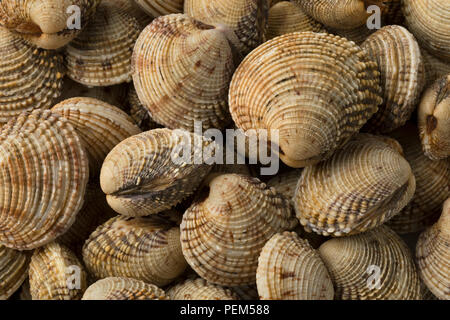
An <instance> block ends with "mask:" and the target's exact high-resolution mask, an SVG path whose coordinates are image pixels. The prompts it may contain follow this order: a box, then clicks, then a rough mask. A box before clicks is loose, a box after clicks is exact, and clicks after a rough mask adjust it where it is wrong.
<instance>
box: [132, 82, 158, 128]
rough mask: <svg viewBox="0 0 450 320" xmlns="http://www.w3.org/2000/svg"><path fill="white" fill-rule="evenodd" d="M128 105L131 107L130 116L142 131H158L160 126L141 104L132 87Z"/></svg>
mask: <svg viewBox="0 0 450 320" xmlns="http://www.w3.org/2000/svg"><path fill="white" fill-rule="evenodd" d="M128 104H129V107H130V110H129V114H130V115H131V118H133V121H134V123H135V124H136V125H137V126H138V127H139V128H141V129H142V131H148V130H152V129H156V128H158V127H159V125H158V124H157V123H156V122H155V121H153V119H152V117H151V116H150V113H149V112H148V110H147V108H146V107H145V106H144V105H143V104H142V103H141V101H140V100H139V97H138V95H137V92H136V89H135V88H134V86H130V89H129V91H128Z"/></svg>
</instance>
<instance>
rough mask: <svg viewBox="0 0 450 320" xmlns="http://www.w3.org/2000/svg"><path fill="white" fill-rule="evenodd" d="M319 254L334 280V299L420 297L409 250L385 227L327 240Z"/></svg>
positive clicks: (412, 298) (414, 298)
mask: <svg viewBox="0 0 450 320" xmlns="http://www.w3.org/2000/svg"><path fill="white" fill-rule="evenodd" d="M319 253H320V256H321V257H322V259H323V261H324V262H325V265H326V266H327V268H328V271H329V272H330V276H331V279H332V280H333V283H334V290H335V298H336V299H339V300H341V299H342V300H417V299H420V297H421V288H420V281H419V276H418V273H417V270H416V266H415V265H414V260H413V257H412V255H411V252H410V251H409V248H408V247H407V245H406V244H405V243H404V242H403V240H402V239H401V238H400V237H399V236H398V235H397V234H396V233H395V232H393V231H392V230H390V229H389V228H388V227H386V226H381V227H379V228H376V229H373V230H370V231H368V232H365V233H361V234H358V235H354V236H350V237H342V238H334V239H331V240H328V241H327V242H325V243H324V244H322V246H321V247H320V248H319ZM377 280H379V281H377Z"/></svg>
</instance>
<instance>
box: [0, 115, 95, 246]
mask: <svg viewBox="0 0 450 320" xmlns="http://www.w3.org/2000/svg"><path fill="white" fill-rule="evenodd" d="M0 130H1V131H0V168H1V170H0V172H1V174H0V190H1V192H0V208H1V211H0V243H1V244H3V245H5V246H8V247H11V248H15V249H20V250H24V249H33V248H36V247H39V246H42V245H44V244H46V243H48V242H50V241H52V240H54V239H55V238H56V237H58V236H60V235H62V234H63V233H64V232H65V231H67V229H68V228H69V227H70V226H71V225H72V223H73V222H74V221H75V217H76V215H77V213H78V211H79V210H80V209H81V206H82V204H83V197H84V192H85V188H86V184H87V181H88V178H89V177H88V176H89V167H88V158H87V155H86V153H85V151H84V148H83V146H82V143H81V140H80V139H79V138H78V135H77V133H76V132H75V130H74V129H73V127H72V126H71V125H70V124H69V122H68V121H67V120H65V119H64V118H63V117H61V116H60V115H58V114H55V113H52V112H51V111H49V110H45V111H41V110H36V111H33V112H32V113H23V114H21V115H19V116H18V117H17V119H15V120H11V121H10V122H8V124H6V125H4V126H3V127H2V128H1V129H0Z"/></svg>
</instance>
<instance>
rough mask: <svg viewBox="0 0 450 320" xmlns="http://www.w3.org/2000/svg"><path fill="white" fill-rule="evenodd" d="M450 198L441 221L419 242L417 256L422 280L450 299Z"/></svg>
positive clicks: (444, 297)
mask: <svg viewBox="0 0 450 320" xmlns="http://www.w3.org/2000/svg"><path fill="white" fill-rule="evenodd" d="M449 243H450V199H448V200H447V201H446V202H445V203H444V208H443V211H442V215H441V217H440V218H439V221H438V222H437V223H436V224H434V225H433V226H432V227H431V228H429V229H427V230H426V231H424V232H423V233H422V234H421V235H420V237H419V240H418V242H417V248H416V258H417V264H418V268H419V272H420V276H421V278H422V280H423V281H424V282H425V284H426V286H427V287H428V289H430V291H431V292H432V293H433V294H434V295H435V296H436V297H438V298H439V299H442V300H450V246H449Z"/></svg>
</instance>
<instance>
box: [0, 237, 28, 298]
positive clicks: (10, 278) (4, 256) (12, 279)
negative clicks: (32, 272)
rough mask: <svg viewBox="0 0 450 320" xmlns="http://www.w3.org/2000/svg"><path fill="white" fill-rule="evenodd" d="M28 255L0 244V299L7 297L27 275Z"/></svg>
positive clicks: (18, 286)
mask: <svg viewBox="0 0 450 320" xmlns="http://www.w3.org/2000/svg"><path fill="white" fill-rule="evenodd" d="M29 263H30V255H29V254H28V253H27V252H24V251H17V250H13V249H9V248H7V247H4V246H2V245H0V300H6V299H8V298H9V297H10V296H11V295H12V294H13V293H14V292H15V291H16V290H17V289H19V288H20V286H21V285H22V283H23V282H24V281H25V279H26V278H27V277H28V265H29Z"/></svg>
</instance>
